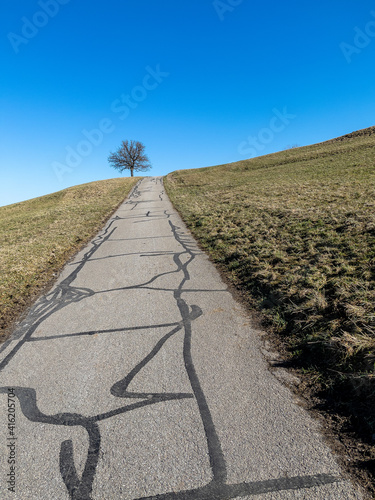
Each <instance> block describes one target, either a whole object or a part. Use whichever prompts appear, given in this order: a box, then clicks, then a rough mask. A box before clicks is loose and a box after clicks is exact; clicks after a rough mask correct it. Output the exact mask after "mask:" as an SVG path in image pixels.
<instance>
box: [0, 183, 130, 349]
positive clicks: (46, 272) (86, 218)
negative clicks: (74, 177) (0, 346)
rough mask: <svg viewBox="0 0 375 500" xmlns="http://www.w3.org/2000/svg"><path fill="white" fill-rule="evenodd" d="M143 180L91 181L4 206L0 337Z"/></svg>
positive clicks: (0, 224)
mask: <svg viewBox="0 0 375 500" xmlns="http://www.w3.org/2000/svg"><path fill="white" fill-rule="evenodd" d="M137 180H138V179H137V178H133V179H130V178H121V179H109V180H106V181H97V182H91V183H89V184H82V185H80V186H75V187H72V188H68V189H64V190H63V191H58V192H57V193H53V194H50V195H47V196H42V197H40V198H35V199H32V200H28V201H24V202H22V203H16V204H13V205H8V206H5V207H0V240H1V246H0V270H1V272H0V340H5V338H6V336H7V334H8V333H9V328H10V326H11V325H12V323H13V322H14V321H15V320H16V319H17V318H18V317H19V315H20V314H21V313H22V312H23V311H24V309H25V307H27V306H28V305H29V303H30V302H31V300H32V299H34V298H35V297H36V296H37V295H38V293H40V291H41V290H42V289H43V288H44V287H46V286H47V285H48V284H49V283H50V281H51V279H52V278H53V277H54V276H55V275H56V273H58V271H59V270H60V269H61V267H62V266H63V265H64V263H65V262H66V261H67V260H68V259H69V258H70V257H71V256H73V255H74V253H75V252H76V251H77V250H78V249H79V248H81V247H82V246H83V245H84V244H85V243H86V242H87V241H89V240H90V238H92V237H93V236H94V235H95V234H96V233H97V231H98V230H99V229H100V228H101V227H102V226H103V224H104V222H105V221H106V220H107V219H108V217H110V215H111V214H112V213H113V212H114V210H115V209H116V208H117V206H118V205H119V204H120V203H121V202H122V201H123V200H124V199H125V197H126V195H127V194H128V193H129V191H130V189H131V188H132V186H134V185H135V183H136V182H137Z"/></svg>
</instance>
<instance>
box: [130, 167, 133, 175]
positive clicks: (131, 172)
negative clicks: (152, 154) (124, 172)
mask: <svg viewBox="0 0 375 500" xmlns="http://www.w3.org/2000/svg"><path fill="white" fill-rule="evenodd" d="M130 177H134V174H133V169H132V168H131V169H130Z"/></svg>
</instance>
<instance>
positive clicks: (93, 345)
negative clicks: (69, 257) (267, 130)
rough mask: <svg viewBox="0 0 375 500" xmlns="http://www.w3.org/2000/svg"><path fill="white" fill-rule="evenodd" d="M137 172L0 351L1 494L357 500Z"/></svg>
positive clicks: (219, 287)
mask: <svg viewBox="0 0 375 500" xmlns="http://www.w3.org/2000/svg"><path fill="white" fill-rule="evenodd" d="M261 349H262V343H261V340H260V337H259V332H256V331H255V330H254V329H253V328H252V326H251V322H250V320H249V318H248V316H247V314H246V311H245V310H244V309H243V307H242V306H241V305H240V304H239V303H237V302H236V301H235V300H234V298H233V297H232V295H231V294H230V292H229V291H228V290H227V287H226V285H225V284H224V283H223V281H222V280H221V278H220V276H219V274H218V272H217V271H216V270H215V268H214V267H213V265H212V264H211V263H210V262H209V260H208V258H207V256H206V255H205V254H204V253H203V252H202V251H201V250H199V248H198V246H197V244H196V242H195V241H194V239H193V238H192V236H191V235H190V233H189V232H188V231H187V229H186V227H185V226H184V224H183V223H182V221H181V219H180V217H179V216H178V214H177V213H176V211H175V210H174V208H173V206H172V205H171V203H170V202H169V200H168V198H167V196H166V194H165V191H164V187H163V183H162V179H161V178H156V177H154V178H144V179H143V180H142V181H141V182H140V183H139V184H138V185H137V186H136V188H135V189H134V190H133V192H132V194H131V195H130V196H129V197H128V198H127V200H126V201H125V202H124V203H123V204H122V206H121V207H120V208H119V210H118V211H117V212H116V213H115V215H114V216H113V217H112V218H111V220H110V221H109V222H108V223H107V225H106V227H105V228H104V229H103V230H102V231H101V232H100V233H99V234H98V235H97V237H96V238H95V239H93V240H92V241H91V242H90V244H89V245H88V246H87V247H86V248H85V249H84V250H83V251H82V252H80V253H79V254H78V255H76V257H75V258H74V260H73V261H72V262H70V263H68V264H67V265H66V266H65V268H64V270H63V271H62V273H61V275H60V276H59V278H58V280H57V282H56V284H55V285H54V287H53V288H52V289H51V290H50V292H49V293H47V294H46V295H45V296H44V297H42V298H41V299H39V300H38V301H37V302H36V304H35V305H34V306H33V307H32V308H31V310H30V312H29V314H28V316H27V317H26V319H25V320H24V321H23V322H22V323H21V324H19V325H18V327H17V329H16V330H15V332H14V334H13V336H12V337H11V338H10V339H9V340H8V341H7V342H6V343H5V344H3V346H2V347H1V350H0V451H1V464H0V498H1V499H19V500H28V499H36V500H44V499H46V500H60V499H61V500H63V499H67V500H69V499H75V500H88V499H93V500H94V499H95V500H99V499H100V500H110V499H129V500H133V499H143V500H145V499H151V498H153V499H160V500H172V499H175V500H183V499H191V500H204V499H207V500H220V499H240V498H242V499H244V498H245V499H246V498H247V499H264V500H266V499H267V500H268V499H311V500H319V499H322V500H323V499H324V500H327V499H332V500H338V499H343V500H350V499H360V498H362V497H361V495H360V493H358V492H357V490H356V488H355V487H354V486H353V485H352V484H351V483H350V481H349V480H348V478H347V477H346V476H345V475H344V473H343V471H342V470H341V469H340V467H339V466H338V464H337V460H336V458H335V457H334V456H333V455H332V453H331V451H330V449H329V448H328V447H327V445H326V444H325V442H324V439H323V437H322V435H321V431H320V427H319V424H318V422H317V421H315V420H313V419H312V418H311V417H310V416H309V415H308V414H307V413H306V412H305V410H303V409H302V408H301V407H300V406H299V405H298V404H297V402H296V400H295V397H294V396H293V395H292V393H291V392H290V390H289V389H288V388H287V387H285V386H284V385H283V384H282V383H281V382H280V381H279V380H278V379H277V378H275V376H274V375H273V374H272V372H271V371H270V370H269V365H268V363H267V361H266V359H265V358H264V356H263V354H262V350H261Z"/></svg>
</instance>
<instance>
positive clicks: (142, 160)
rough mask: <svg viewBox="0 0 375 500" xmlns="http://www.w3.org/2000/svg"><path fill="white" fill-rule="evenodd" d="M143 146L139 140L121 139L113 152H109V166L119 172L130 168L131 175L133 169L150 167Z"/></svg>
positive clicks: (142, 169)
mask: <svg viewBox="0 0 375 500" xmlns="http://www.w3.org/2000/svg"><path fill="white" fill-rule="evenodd" d="M144 150H145V146H144V144H142V143H141V142H139V141H122V142H121V146H120V147H119V148H118V149H117V151H115V152H114V153H110V155H109V156H108V161H109V163H110V165H111V167H113V168H116V169H117V170H119V171H120V172H123V171H124V170H126V169H129V170H130V175H131V177H133V176H134V170H135V171H136V172H137V171H140V170H141V171H146V170H148V169H150V168H151V163H150V161H149V159H148V156H147V155H146V154H145V153H144Z"/></svg>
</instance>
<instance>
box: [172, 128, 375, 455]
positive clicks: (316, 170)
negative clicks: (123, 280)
mask: <svg viewBox="0 0 375 500" xmlns="http://www.w3.org/2000/svg"><path fill="white" fill-rule="evenodd" d="M165 185H166V189H167V192H168V194H169V196H170V198H171V200H172V202H173V203H174V205H175V207H176V208H177V209H178V210H179V212H180V213H181V215H182V216H183V218H184V220H185V221H186V223H187V225H188V226H189V227H190V229H191V230H192V232H193V233H194V235H195V236H196V237H197V239H198V240H199V241H200V243H201V245H202V247H203V248H204V249H205V250H206V251H208V253H209V254H210V256H211V258H212V259H213V260H214V261H215V262H216V263H218V264H219V266H220V267H221V269H222V271H223V272H224V273H225V274H226V276H227V277H228V278H229V280H230V281H231V282H232V283H233V284H234V285H235V286H236V287H237V288H239V289H240V290H241V291H242V292H243V294H244V296H245V300H246V301H247V302H248V304H249V305H250V306H251V307H252V308H253V309H254V308H256V309H258V310H259V311H260V312H261V314H262V318H263V320H264V321H265V322H266V323H267V324H268V326H269V327H270V328H271V329H272V330H273V332H274V333H276V334H277V335H275V338H276V339H277V340H276V341H277V342H278V341H279V340H278V339H281V342H282V345H283V346H286V348H287V352H288V357H289V360H291V361H292V362H293V364H294V366H299V367H302V369H303V370H304V371H305V372H308V373H310V374H311V375H312V377H311V380H314V381H315V382H314V384H313V385H314V387H317V386H318V387H319V388H320V389H324V390H325V394H326V396H327V397H328V398H329V397H332V398H333V399H332V400H333V401H334V404H335V407H336V409H339V410H340V411H342V412H346V413H349V414H351V415H355V416H358V417H360V422H361V432H362V434H363V435H364V437H365V439H367V440H368V441H370V442H371V439H372V438H373V439H374V438H375V416H374V412H373V406H372V404H373V403H374V402H375V384H374V382H375V378H374V366H375V127H371V128H370V129H365V130H360V131H357V132H354V133H352V134H348V135H346V136H344V137H340V138H337V139H333V140H331V141H328V142H324V143H320V144H316V145H312V146H307V147H302V148H297V149H290V150H287V151H282V152H280V153H276V154H272V155H267V156H263V157H258V158H254V159H250V160H245V161H240V162H236V163H231V164H227V165H219V166H216V167H208V168H202V169H196V170H184V171H176V172H173V173H171V174H169V175H168V176H167V178H166V181H165ZM316 381H319V384H317V383H316ZM338 393H340V395H341V399H339V398H338V397H337V395H338ZM373 458H375V454H374V457H373ZM374 463H375V461H374Z"/></svg>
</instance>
